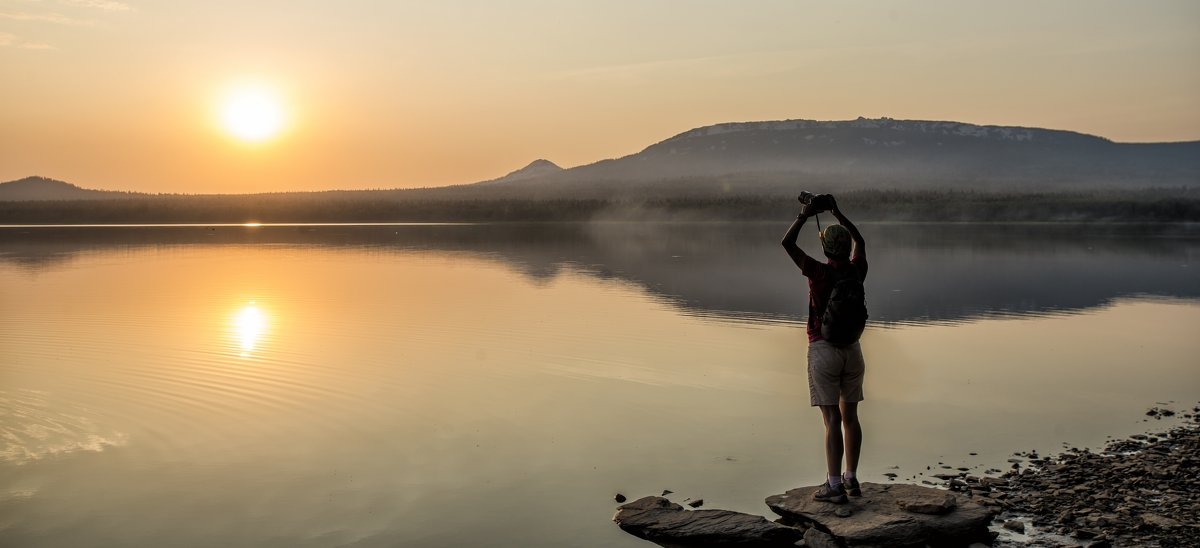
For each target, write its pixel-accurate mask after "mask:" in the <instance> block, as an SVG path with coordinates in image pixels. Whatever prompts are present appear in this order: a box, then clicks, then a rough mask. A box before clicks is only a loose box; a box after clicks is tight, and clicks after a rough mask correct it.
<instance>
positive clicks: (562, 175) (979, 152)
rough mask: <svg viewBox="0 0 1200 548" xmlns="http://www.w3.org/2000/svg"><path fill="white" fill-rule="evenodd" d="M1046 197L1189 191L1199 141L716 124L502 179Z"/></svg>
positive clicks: (692, 188) (945, 128)
mask: <svg viewBox="0 0 1200 548" xmlns="http://www.w3.org/2000/svg"><path fill="white" fill-rule="evenodd" d="M799 185H804V186H806V187H810V188H813V189H818V190H834V189H843V190H844V189H854V188H883V189H888V188H893V189H899V190H909V189H928V188H951V189H958V190H980V191H987V190H1021V191H1031V190H1037V191H1053V190H1080V189H1090V188H1143V187H1155V186H1197V185H1200V141H1189V142H1177V143H1116V142H1113V141H1111V140H1109V139H1105V138H1103V137H1097V136H1094V135H1087V134H1082V133H1077V132H1072V131H1064V130H1053V129H1041V128H1028V127H1015V126H988V125H975V124H968V123H962V122H946V121H926V120H894V119H891V118H879V119H868V118H858V119H855V120H844V121H818V120H782V121H766V122H736V123H723V124H715V125H711V126H704V127H700V128H695V129H691V130H688V131H685V132H683V133H680V134H678V135H675V136H673V137H670V138H668V139H665V140H663V141H660V142H658V143H655V144H652V145H650V146H648V147H646V148H645V149H643V150H642V151H640V152H637V153H635V154H631V155H628V156H624V157H621V158H616V159H610V160H602V161H599V162H595V163H592V164H588V165H584V166H579V167H575V168H571V169H566V170H563V171H561V172H557V173H550V174H547V175H543V176H541V177H533V178H525V179H522V180H519V181H509V182H507V184H505V185H504V186H505V187H506V188H507V189H508V190H509V191H511V192H514V193H518V194H538V193H539V192H551V193H555V194H571V193H574V194H583V195H589V194H605V193H612V192H625V191H631V190H643V191H644V190H646V189H647V188H648V187H650V186H653V187H655V188H656V189H657V190H658V191H660V192H663V193H667V194H678V193H681V192H683V193H702V194H704V193H707V194H711V193H726V194H737V193H747V192H749V193H775V192H782V191H784V190H791V189H795V188H797V187H798V186H799Z"/></svg>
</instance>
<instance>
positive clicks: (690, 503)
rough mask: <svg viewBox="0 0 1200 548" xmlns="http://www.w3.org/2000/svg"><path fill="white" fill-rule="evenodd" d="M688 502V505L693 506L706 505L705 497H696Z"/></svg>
mask: <svg viewBox="0 0 1200 548" xmlns="http://www.w3.org/2000/svg"><path fill="white" fill-rule="evenodd" d="M687 504H688V506H691V507H692V508H699V507H701V506H704V499H696V500H693V501H692V502H689V503H687Z"/></svg>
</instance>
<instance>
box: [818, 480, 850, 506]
mask: <svg viewBox="0 0 1200 548" xmlns="http://www.w3.org/2000/svg"><path fill="white" fill-rule="evenodd" d="M813 500H819V501H821V502H832V503H834V504H846V503H847V502H849V501H850V499H848V498H846V487H845V486H842V485H838V486H837V487H833V486H831V485H829V482H825V484H824V485H822V486H821V488H820V489H818V490H817V492H816V493H813Z"/></svg>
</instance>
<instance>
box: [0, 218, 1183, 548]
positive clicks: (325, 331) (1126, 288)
mask: <svg viewBox="0 0 1200 548" xmlns="http://www.w3.org/2000/svg"><path fill="white" fill-rule="evenodd" d="M786 228H787V223H786V222H783V223H778V224H772V225H746V224H743V225H736V224H735V225H722V224H711V225H705V224H695V225H637V224H628V225H625V224H594V225H587V224H577V225H386V226H380V225H373V226H314V225H301V226H262V227H244V226H186V227H108V228H102V227H82V228H66V227H60V228H52V227H41V228H29V227H26V228H21V227H4V228H0V310H3V314H2V315H0V545H4V546H197V547H200V546H203V547H209V546H280V547H300V546H402V545H404V546H629V547H634V546H649V544H647V543H644V542H643V541H640V540H638V539H635V538H633V537H631V536H628V535H626V534H624V533H622V532H621V531H620V530H619V529H618V528H617V527H616V526H615V525H614V524H613V523H612V522H611V521H610V518H611V517H612V514H613V512H614V509H615V506H616V503H615V502H613V496H614V495H615V494H616V493H623V494H625V495H627V496H629V497H630V498H636V497H640V496H644V495H649V494H655V495H657V494H659V493H660V492H661V491H662V490H664V489H670V490H672V491H674V492H675V494H674V495H672V498H673V499H674V500H676V501H683V500H684V499H685V498H688V497H691V498H703V499H704V500H705V507H715V508H727V509H732V510H740V511H746V512H753V513H759V514H765V515H767V514H769V510H768V509H767V508H766V506H765V505H764V504H763V499H764V498H765V497H766V496H768V495H771V494H775V493H781V492H783V491H784V490H786V489H789V488H792V487H796V486H801V485H816V484H818V483H820V482H821V481H822V479H823V478H822V476H823V461H822V458H823V457H822V454H823V453H822V435H823V429H822V427H821V423H820V418H819V413H818V412H817V411H815V410H814V409H811V408H810V407H809V406H808V388H807V378H806V369H805V352H806V345H807V343H806V338H805V336H804V324H803V322H804V314H805V313H806V308H805V302H806V291H807V286H806V284H805V280H804V278H803V277H802V276H801V275H800V272H799V270H798V269H796V268H795V266H793V265H792V263H791V261H790V260H789V259H788V257H787V255H786V254H785V253H784V251H783V249H782V248H781V247H780V246H779V243H778V241H779V238H780V237H781V236H782V234H783V232H784V231H785V229H786ZM861 228H862V232H863V233H864V235H865V237H866V238H867V241H868V245H869V260H870V272H869V275H868V278H867V299H868V302H867V304H868V307H869V308H870V312H871V319H872V321H871V324H870V325H869V327H868V329H867V332H866V334H865V335H864V338H863V349H864V353H865V356H866V360H867V371H868V372H867V377H866V398H867V401H865V402H864V403H863V404H862V406H861V414H862V417H863V421H864V430H865V438H866V440H865V445H864V450H863V464H862V468H861V470H860V475H861V476H862V477H863V478H864V479H866V480H868V481H888V480H887V478H886V477H885V476H884V474H885V473H895V474H899V475H900V478H898V480H902V481H917V482H919V481H920V480H921V479H923V478H925V477H927V476H925V475H921V474H926V475H928V474H933V473H936V472H937V471H938V470H939V464H938V463H945V464H944V465H946V466H954V467H959V466H963V467H969V468H971V469H972V470H973V473H978V474H983V473H985V471H986V470H988V469H991V468H997V469H1004V470H1007V469H1008V468H1009V466H1011V465H1010V464H1009V463H1008V462H1007V459H1008V458H1010V457H1011V456H1012V453H1013V452H1014V451H1028V450H1037V451H1039V452H1042V453H1050V452H1057V451H1061V450H1062V449H1063V448H1064V444H1069V445H1071V446H1086V447H1099V446H1102V445H1103V444H1104V443H1105V441H1106V439H1108V438H1109V437H1122V436H1126V435H1129V434H1133V433H1136V432H1142V431H1146V430H1148V429H1151V430H1154V429H1160V430H1161V429H1165V428H1167V427H1169V426H1171V425H1173V424H1175V423H1173V422H1171V421H1170V420H1163V421H1154V420H1150V422H1145V420H1146V419H1147V417H1146V416H1145V412H1146V410H1147V409H1149V408H1151V407H1155V406H1158V407H1167V408H1171V409H1174V410H1176V411H1182V410H1185V409H1190V408H1191V407H1192V406H1193V405H1196V404H1197V398H1198V397H1200V367H1197V363H1198V362H1197V356H1200V337H1198V336H1197V335H1198V333H1200V330H1198V327H1200V272H1198V269H1200V263H1198V259H1200V227H1196V226H1189V225H1184V226H1172V227H1143V226H1109V227H1097V226H1062V225H1021V226H972V225H889V224H870V225H864V226H862V227H861ZM800 241H801V244H802V246H804V247H805V248H806V249H810V250H811V249H816V246H817V243H816V235H815V227H806V228H805V232H804V233H803V234H802V235H801V239H800ZM972 453H975V454H974V455H973V454H972ZM930 465H932V467H933V470H932V471H927V470H926V466H930ZM914 476H915V479H913V478H914Z"/></svg>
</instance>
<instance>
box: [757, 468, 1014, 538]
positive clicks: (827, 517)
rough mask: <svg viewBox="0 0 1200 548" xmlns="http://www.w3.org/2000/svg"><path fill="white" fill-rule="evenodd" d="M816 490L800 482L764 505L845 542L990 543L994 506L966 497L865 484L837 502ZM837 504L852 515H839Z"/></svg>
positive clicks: (786, 518) (918, 488)
mask: <svg viewBox="0 0 1200 548" xmlns="http://www.w3.org/2000/svg"><path fill="white" fill-rule="evenodd" d="M817 489H819V487H801V488H799V489H792V490H790V491H788V492H786V493H784V494H782V495H773V496H771V497H768V498H767V506H769V507H770V508H771V510H772V511H774V512H775V513H776V514H779V515H780V516H782V517H783V518H784V522H785V523H791V524H798V525H805V526H813V527H816V528H818V529H820V530H822V531H827V532H829V533H830V534H831V535H833V536H834V537H835V538H837V539H838V540H839V541H841V542H842V543H844V544H845V545H846V546H877V547H908V546H924V545H926V544H928V545H932V546H967V545H969V544H972V543H974V542H983V543H990V541H991V538H992V536H991V535H990V534H989V532H988V524H989V523H991V521H992V517H993V516H994V515H995V513H994V511H993V510H992V509H989V508H988V507H985V506H983V505H980V504H977V503H974V502H971V501H970V499H967V498H966V497H965V496H959V495H955V494H953V493H949V492H946V491H942V490H938V489H931V488H928V487H921V486H919V485H909V484H886V485H885V484H878V483H863V484H862V496H861V497H850V502H848V503H846V504H842V505H839V504H830V503H828V502H818V501H814V500H813V498H812V495H813V492H815V491H816V490H817ZM841 507H845V508H849V509H850V510H851V511H852V512H853V514H854V515H853V516H852V517H851V518H849V519H843V518H838V517H837V510H838V508H841ZM906 508H907V509H906ZM912 509H920V510H934V509H936V510H938V511H939V512H942V513H935V514H930V513H920V512H913V511H911V510H912Z"/></svg>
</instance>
